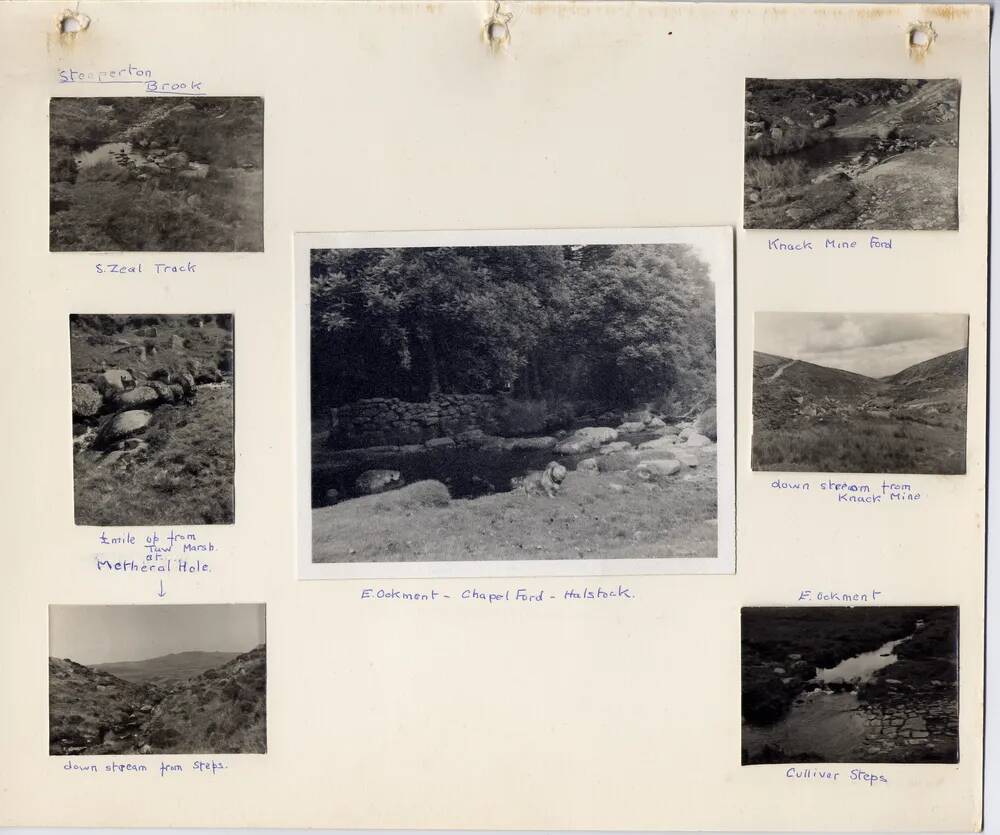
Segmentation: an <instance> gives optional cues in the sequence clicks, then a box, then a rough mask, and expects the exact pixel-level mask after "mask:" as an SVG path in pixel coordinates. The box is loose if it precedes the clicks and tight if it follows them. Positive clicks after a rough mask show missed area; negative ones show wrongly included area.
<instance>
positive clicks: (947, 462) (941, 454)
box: [751, 416, 965, 474]
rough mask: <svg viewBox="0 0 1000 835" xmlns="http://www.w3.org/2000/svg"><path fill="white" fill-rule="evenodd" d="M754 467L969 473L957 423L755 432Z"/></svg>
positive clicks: (864, 423) (873, 421) (858, 422)
mask: <svg viewBox="0 0 1000 835" xmlns="http://www.w3.org/2000/svg"><path fill="white" fill-rule="evenodd" d="M955 427H958V428H955ZM751 465H752V468H753V469H754V470H769V471H779V472H780V471H787V472H819V473H905V474H921V473H933V474H960V473H964V472H965V431H964V427H962V426H961V425H960V424H958V423H957V422H956V423H950V424H948V425H942V426H931V425H928V424H923V423H917V422H913V421H907V422H904V421H894V420H885V419H879V418H865V417H861V416H856V417H854V418H852V419H851V421H849V422H847V421H845V422H841V423H833V422H830V423H826V424H812V425H810V426H786V427H782V428H780V429H755V430H754V434H753V443H752V450H751Z"/></svg>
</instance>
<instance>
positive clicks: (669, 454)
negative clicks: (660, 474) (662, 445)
mask: <svg viewBox="0 0 1000 835" xmlns="http://www.w3.org/2000/svg"><path fill="white" fill-rule="evenodd" d="M636 455H638V456H639V460H640V461H677V460H678V459H679V458H680V454H679V453H678V451H677V447H669V448H668V449H643V450H639V451H638V452H636Z"/></svg>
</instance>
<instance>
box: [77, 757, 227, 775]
mask: <svg viewBox="0 0 1000 835" xmlns="http://www.w3.org/2000/svg"><path fill="white" fill-rule="evenodd" d="M229 767H230V766H229V765H228V763H226V762H223V761H222V760H215V759H211V760H194V761H192V762H190V763H188V764H187V765H186V766H185V764H184V763H167V762H162V761H161V762H160V764H159V766H149V765H146V764H145V763H137V762H131V761H127V760H126V761H125V762H117V761H112V762H109V763H103V764H102V765H98V764H97V763H91V762H82V763H81V762H77V761H76V760H68V761H67V762H66V764H65V765H63V767H62V769H63V771H69V772H73V773H80V774H154V775H158V776H160V777H165V776H167V775H168V774H191V773H194V774H209V775H212V774H218V773H219V772H220V771H226V770H227V769H229Z"/></svg>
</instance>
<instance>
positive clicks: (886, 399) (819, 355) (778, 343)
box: [751, 312, 969, 475]
mask: <svg viewBox="0 0 1000 835" xmlns="http://www.w3.org/2000/svg"><path fill="white" fill-rule="evenodd" d="M755 330H756V333H755V342H754V355H753V441H752V445H751V464H752V468H753V469H754V470H776V471H788V472H817V473H902V474H907V475H910V474H930V475H959V474H964V473H965V470H966V463H965V456H966V418H967V407H968V376H969V317H968V316H966V315H964V314H956V313H940V314H938V313H786V312H781V313H773V312H760V313H757V314H756V317H755Z"/></svg>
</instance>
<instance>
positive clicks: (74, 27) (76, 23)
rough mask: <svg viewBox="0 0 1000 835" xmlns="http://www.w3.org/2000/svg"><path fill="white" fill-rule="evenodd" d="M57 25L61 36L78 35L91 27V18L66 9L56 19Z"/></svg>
mask: <svg viewBox="0 0 1000 835" xmlns="http://www.w3.org/2000/svg"><path fill="white" fill-rule="evenodd" d="M56 25H57V27H58V29H59V34H60V35H76V34H77V33H79V32H83V31H84V30H85V29H86V28H87V27H88V26H90V18H89V17H87V15H85V14H81V13H80V12H71V11H70V10H69V9H66V10H65V11H64V12H62V14H60V15H59V17H58V18H56Z"/></svg>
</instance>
